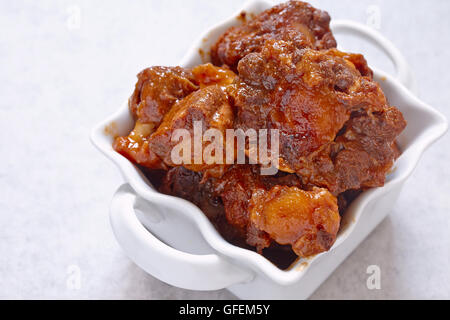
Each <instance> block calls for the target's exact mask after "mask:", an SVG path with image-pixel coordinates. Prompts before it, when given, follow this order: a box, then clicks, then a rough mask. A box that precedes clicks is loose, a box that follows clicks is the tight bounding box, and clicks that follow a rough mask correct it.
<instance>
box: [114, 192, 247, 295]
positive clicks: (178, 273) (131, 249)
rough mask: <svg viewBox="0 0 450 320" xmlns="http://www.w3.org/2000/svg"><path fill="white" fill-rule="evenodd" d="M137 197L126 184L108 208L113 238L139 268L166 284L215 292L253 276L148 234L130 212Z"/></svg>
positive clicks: (216, 258) (221, 260)
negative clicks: (181, 249) (187, 251)
mask: <svg viewBox="0 0 450 320" xmlns="http://www.w3.org/2000/svg"><path fill="white" fill-rule="evenodd" d="M136 199H137V195H136V194H135V193H134V191H133V190H132V188H131V187H130V186H129V185H128V184H124V185H122V186H121V187H120V188H119V189H118V190H117V192H116V193H115V195H114V197H113V199H112V202H111V207H110V214H111V215H110V219H111V225H112V229H113V232H114V235H115V236H116V238H117V241H118V242H119V244H120V245H121V246H122V248H123V249H124V251H125V253H126V254H127V255H128V256H129V258H130V259H131V260H133V262H135V263H136V264H137V265H138V266H139V267H141V268H142V269H143V270H145V271H146V272H148V273H149V274H151V275H153V276H154V277H156V278H158V279H159V280H161V281H163V282H166V283H168V284H170V285H173V286H176V287H180V288H184V289H190V290H218V289H223V288H226V287H229V286H231V285H233V284H237V283H242V282H247V281H250V280H252V279H253V274H251V273H250V272H249V271H247V270H244V269H242V268H239V267H237V266H235V265H234V264H232V263H230V262H229V261H228V260H227V259H226V258H224V257H223V256H220V255H218V254H205V255H196V254H190V253H186V252H182V251H179V250H176V249H174V248H172V247H170V246H168V245H166V244H165V243H163V242H162V241H160V240H159V239H158V238H156V237H155V236H154V235H153V234H151V233H150V232H149V231H148V230H147V229H146V228H145V227H144V226H143V225H142V223H141V222H140V221H139V220H138V218H137V216H136V212H135V210H134V204H135V202H136Z"/></svg>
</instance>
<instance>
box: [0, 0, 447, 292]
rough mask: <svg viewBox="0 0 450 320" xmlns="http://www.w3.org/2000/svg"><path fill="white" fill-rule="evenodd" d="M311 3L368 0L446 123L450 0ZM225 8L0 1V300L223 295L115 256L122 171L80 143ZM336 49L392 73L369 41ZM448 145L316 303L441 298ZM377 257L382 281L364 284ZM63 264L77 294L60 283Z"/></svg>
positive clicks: (344, 10) (362, 13) (346, 12)
mask: <svg viewBox="0 0 450 320" xmlns="http://www.w3.org/2000/svg"><path fill="white" fill-rule="evenodd" d="M312 2H313V3H314V4H315V5H316V6H317V7H320V8H323V9H326V10H328V11H329V12H330V14H331V15H332V16H333V17H334V18H348V19H354V20H356V21H360V22H366V21H367V20H368V15H370V14H371V12H374V11H373V10H374V9H373V8H374V7H373V6H372V5H375V6H377V8H379V9H380V12H381V15H380V17H381V20H380V27H381V31H382V32H383V33H384V34H385V35H386V36H387V37H388V38H390V39H391V40H392V41H393V42H394V43H396V45H397V46H398V47H399V48H400V50H401V51H402V52H403V53H404V54H405V56H406V57H407V59H408V60H409V62H410V64H411V66H412V67H413V69H414V72H415V74H416V76H417V78H418V79H419V86H420V96H421V98H422V99H423V100H424V101H426V102H427V103H429V104H431V105H432V106H435V108H437V109H439V110H440V111H441V112H442V113H444V114H445V115H446V116H447V117H449V118H450V109H449V102H450V88H449V86H450V75H449V72H450V59H449V58H450V37H449V36H448V32H449V31H450V30H449V29H450V20H449V19H448V16H449V15H450V1H446V0H432V1H420V0H383V1H382V0H378V1H377V0H371V1H349V0H346V1H344V0H341V1H332V0H322V1H319V0H314V1H312ZM224 3H225V2H224V1H209V0H202V1H193V0H192V1H181V0H180V1H159V0H158V1H157V0H155V1H149V0H142V1H127V2H126V1H99V0H98V1H79V0H71V1H43V0H39V1H1V2H0V30H1V32H0V70H1V71H0V96H1V99H0V127H1V131H2V138H1V142H0V154H1V157H0V164H1V165H0V298H32V299H36V298H88V299H92V298H95V299H97V298H107V299H109V298H120V299H122V298H123V299H133V298H137V299H157V298H162V299H181V298H187V299H190V298H199V299H203V298H219V299H221V298H233V296H232V295H231V294H230V293H228V292H227V291H224V290H223V291H217V292H193V291H187V290H181V289H178V288H173V287H170V286H168V285H166V284H163V283H161V282H160V281H158V280H156V279H154V278H153V277H151V276H149V275H147V274H145V273H144V272H143V271H141V270H140V269H139V268H137V267H136V266H135V265H134V264H133V263H132V262H130V261H129V260H128V259H127V258H126V257H125V256H124V254H123V252H122V251H121V249H120V248H119V246H118V245H117V243H116V241H115V239H114V237H113V235H112V232H111V228H110V226H109V220H108V205H109V201H110V199H111V196H112V194H113V192H114V191H115V189H116V188H117V187H118V186H119V185H120V183H121V181H122V180H121V177H120V175H119V173H118V171H117V170H116V168H115V167H114V166H113V164H111V163H110V162H109V161H107V160H106V159H105V158H104V157H103V156H102V155H100V154H99V153H98V152H97V151H96V150H95V149H94V148H93V147H92V146H91V145H90V142H89V140H88V135H89V131H90V128H91V127H92V126H93V125H94V124H95V123H96V122H98V121H99V120H101V119H103V118H104V117H105V116H106V115H108V114H110V113H111V112H112V111H114V110H115V109H116V108H117V107H118V106H119V105H120V103H121V102H122V101H123V100H124V99H125V98H127V96H128V95H129V94H130V92H131V90H132V88H133V85H134V82H135V74H136V73H137V72H138V71H140V70H141V69H143V68H144V67H146V66H150V65H158V64H159V65H173V64H176V63H177V62H178V61H179V60H180V58H181V57H182V56H183V53H184V52H185V50H186V49H187V48H188V46H189V45H190V43H191V42H192V41H193V40H194V39H195V38H196V37H197V36H198V35H199V33H201V31H202V30H204V29H205V28H207V27H208V26H210V25H212V24H214V23H215V22H217V21H218V20H221V19H224V18H226V17H228V16H229V15H230V14H232V13H233V12H234V11H235V10H237V9H238V8H239V7H240V6H241V3H242V1H239V0H233V1H226V5H225V4H224ZM375 8H376V7H375ZM78 10H79V13H80V20H79V21H80V24H79V25H77V17H76V14H77V12H78ZM375 10H377V9H375ZM369 20H370V19H369ZM78 27H79V28H78ZM343 40H345V39H343ZM342 43H343V42H342ZM345 46H346V47H347V48H350V49H353V50H358V51H363V52H364V53H366V55H367V57H368V60H369V62H370V64H372V65H374V66H378V67H381V68H383V69H387V70H388V71H392V68H391V67H390V65H389V63H387V61H386V60H385V58H383V56H382V55H381V54H379V53H378V51H375V50H374V49H373V48H372V47H371V46H364V45H363V46H361V45H360V44H358V43H357V42H354V41H352V40H350V39H347V40H346V41H345ZM449 143H450V137H449V136H448V135H447V136H445V137H444V138H443V139H442V140H441V141H440V142H439V143H438V144H436V145H435V146H433V147H432V148H431V149H430V150H429V151H428V152H427V153H426V155H425V156H424V157H423V159H422V161H421V163H420V165H419V166H418V168H417V170H416V172H415V174H414V176H412V177H411V179H410V180H409V183H408V184H407V185H406V187H405V188H404V191H403V193H402V195H401V197H400V200H399V202H398V203H397V204H396V205H395V209H394V210H393V212H392V214H391V215H390V216H389V218H387V219H386V220H384V221H383V223H382V224H381V225H380V226H379V227H378V228H377V229H376V230H375V231H374V232H373V233H372V234H371V235H370V236H369V237H368V239H366V240H365V241H364V242H363V243H362V245H361V246H360V247H359V248H358V249H357V250H356V251H355V252H354V253H353V254H352V255H351V256H350V257H349V258H348V259H347V260H346V261H345V262H344V263H343V264H342V265H341V266H340V267H339V268H338V269H337V270H336V272H335V273H334V274H333V275H332V276H331V277H330V278H329V279H328V280H327V281H326V282H325V283H324V284H323V285H322V286H321V287H320V288H319V289H318V290H317V291H316V293H315V294H314V295H313V296H312V298H313V299H323V298H326V299H336V298H343V299H353V298H363V299H368V298H373V299H382V298H388V299H394V298H406V299H409V298H427V299H433V298H447V299H448V298H450V273H449V270H450V249H449V248H450V223H449V221H450V198H449V195H450V194H449V190H450V170H449V169H448V168H449V167H448V160H449V156H450V149H449ZM374 264H375V265H379V266H380V268H381V286H382V287H381V290H368V289H367V287H366V279H367V276H368V275H367V274H366V268H367V266H369V265H374ZM73 265H75V266H77V267H76V268H79V271H80V272H81V286H80V288H79V289H77V288H74V287H73V286H71V285H70V283H69V285H68V283H67V280H68V279H69V278H68V275H69V274H70V272H71V269H70V266H73ZM77 270H78V269H77ZM68 272H69V273H68Z"/></svg>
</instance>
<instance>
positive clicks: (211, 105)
mask: <svg viewBox="0 0 450 320" xmlns="http://www.w3.org/2000/svg"><path fill="white" fill-rule="evenodd" d="M196 126H197V128H198V132H197V133H196V132H195V131H196V130H197V129H196ZM232 126H233V111H232V109H231V106H230V104H229V102H228V97H227V95H226V94H225V92H224V91H223V90H222V89H221V88H220V87H219V86H218V85H213V86H208V87H205V88H203V89H199V90H198V91H196V92H194V93H192V94H191V95H189V96H188V97H186V98H185V99H183V100H181V101H179V102H178V103H176V104H175V105H174V106H173V107H172V109H171V110H170V111H169V112H168V113H167V114H166V115H165V117H164V119H163V121H162V123H161V125H160V126H159V127H158V129H157V130H156V131H155V133H153V134H152V136H151V137H150V142H149V143H150V149H151V150H152V151H153V152H154V153H155V154H157V155H158V157H159V158H161V159H162V160H163V162H164V163H165V164H166V165H167V166H170V167H174V166H177V165H183V166H185V167H186V168H188V169H191V170H193V171H205V170H208V172H209V173H210V174H212V175H219V176H220V175H221V174H220V173H221V172H222V170H223V165H221V164H224V163H225V161H224V157H225V151H223V150H224V148H225V142H224V141H223V137H225V131H226V129H228V128H232ZM177 129H184V130H185V133H187V134H188V135H187V136H185V135H180V136H178V135H177V133H176V130H177ZM208 129H215V130H216V133H218V134H217V135H215V137H214V138H211V140H212V141H205V140H203V139H202V140H201V141H200V144H199V145H198V146H199V147H200V148H196V147H195V146H196V144H195V143H196V141H195V136H196V135H197V136H199V137H200V138H201V137H202V136H203V134H204V133H205V131H206V130H208ZM181 133H182V132H181ZM216 139H217V140H216ZM180 140H181V141H180ZM219 140H222V141H219ZM185 143H187V144H185ZM215 143H217V146H218V147H219V148H220V150H221V151H222V152H221V154H215V149H216V148H212V147H213V146H214V145H212V144H215ZM177 145H179V146H180V147H183V146H184V148H182V149H181V150H179V149H177V148H176V146H177ZM208 147H211V152H208V150H209V148H208ZM174 154H175V156H176V158H177V159H179V160H180V161H179V162H178V163H175V162H174V160H175V159H174Z"/></svg>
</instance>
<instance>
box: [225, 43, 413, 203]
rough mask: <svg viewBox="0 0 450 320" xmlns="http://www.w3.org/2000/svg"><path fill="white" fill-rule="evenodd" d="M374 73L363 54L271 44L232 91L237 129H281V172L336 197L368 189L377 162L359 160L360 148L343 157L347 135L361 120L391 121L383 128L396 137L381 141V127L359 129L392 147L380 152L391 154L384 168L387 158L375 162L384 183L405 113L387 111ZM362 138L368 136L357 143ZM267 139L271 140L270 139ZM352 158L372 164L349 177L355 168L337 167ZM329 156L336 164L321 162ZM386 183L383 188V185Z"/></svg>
mask: <svg viewBox="0 0 450 320" xmlns="http://www.w3.org/2000/svg"><path fill="white" fill-rule="evenodd" d="M354 61H355V63H356V62H357V65H355V64H354V63H353V62H354ZM360 70H361V71H360ZM367 70H370V69H368V67H366V64H365V62H364V59H363V57H362V56H360V55H356V54H347V53H342V52H340V51H338V50H336V49H330V50H322V51H317V50H312V49H298V48H296V47H295V46H293V45H292V44H291V43H290V42H286V41H272V40H269V41H267V42H266V44H265V46H264V48H263V49H262V51H261V52H260V53H251V54H249V55H247V56H246V57H245V58H243V59H242V60H241V61H240V62H239V65H238V72H239V79H240V80H239V82H237V83H235V84H234V86H233V88H232V89H230V90H229V92H230V95H231V96H232V97H233V101H234V105H235V108H236V109H237V111H236V113H237V116H236V120H235V126H236V128H240V129H243V130H248V129H251V128H253V129H265V128H270V129H277V130H279V154H280V167H279V169H280V170H283V171H286V172H291V173H293V172H295V173H297V174H298V175H299V176H300V177H301V178H302V181H303V183H304V184H305V185H316V186H321V187H327V188H329V190H330V191H332V192H333V194H335V195H338V194H339V193H341V192H344V191H346V190H347V189H354V188H356V189H359V188H361V187H365V186H366V184H365V183H364V182H365V180H366V179H365V178H364V177H363V176H362V174H367V166H368V165H369V161H368V160H369V158H368V157H363V158H361V157H359V152H360V151H361V152H363V151H364V148H359V149H358V150H357V148H356V147H353V148H352V149H351V150H350V148H347V149H346V152H344V153H342V155H340V156H338V152H340V151H342V150H343V144H344V143H343V142H342V140H343V139H344V138H342V137H341V136H342V134H343V133H344V132H346V130H350V128H353V126H354V125H355V121H358V120H355V119H353V118H355V117H357V115H361V117H363V118H364V117H366V118H367V117H369V115H371V116H372V115H374V114H377V115H378V118H379V117H380V116H381V117H382V118H383V120H382V121H381V122H382V123H383V125H385V126H388V127H389V126H393V128H390V130H389V131H388V132H389V133H390V134H383V135H377V134H373V136H372V133H373V132H374V131H376V129H375V127H376V126H377V125H376V124H375V123H372V127H374V128H373V129H371V130H368V128H367V129H364V128H361V127H359V129H360V132H361V133H362V134H366V135H371V137H372V140H371V141H375V140H374V139H376V141H377V144H379V145H383V146H385V147H384V148H383V149H379V152H381V153H383V155H384V156H383V157H384V158H383V163H380V156H375V157H376V158H377V161H378V162H377V165H374V166H372V168H373V169H374V170H375V171H376V170H378V171H379V172H378V173H377V174H376V176H385V175H386V173H387V172H388V170H389V169H390V167H391V165H392V163H393V160H394V152H393V151H392V146H393V142H394V140H395V139H396V137H397V136H398V134H399V133H400V132H401V131H402V130H403V128H404V126H405V121H404V120H403V117H402V116H401V113H400V112H397V113H395V115H394V112H395V111H394V109H395V108H392V107H390V106H389V105H388V104H387V101H386V98H385V96H384V94H383V92H382V91H381V89H380V87H379V85H378V84H377V83H375V82H374V81H373V80H372V79H371V73H370V72H368V71H367ZM362 72H363V73H366V74H367V75H366V76H364V75H362ZM395 110H397V109H395ZM388 114H389V115H391V117H392V119H391V121H390V122H389V121H386V120H387V118H386V116H385V115H388ZM359 118H360V117H357V119H359ZM372 119H374V118H373V117H372ZM369 122H370V121H369ZM380 124H381V123H380ZM384 129H387V128H384ZM351 132H353V131H351ZM348 135H350V131H349V132H348ZM358 138H362V136H360V135H359V136H358V137H357V138H355V139H356V140H358ZM267 139H268V140H269V141H270V137H267ZM365 139H366V140H367V139H370V138H367V136H365ZM353 144H354V143H353ZM366 144H367V141H366ZM349 152H350V153H352V155H353V156H352V158H353V159H354V160H358V161H361V162H362V163H363V164H364V165H357V164H355V165H354V166H353V167H352V169H351V170H350V171H351V172H353V176H349V175H348V174H347V173H346V171H347V169H346V168H348V166H349V163H346V164H345V165H344V166H342V167H341V166H340V165H336V163H334V161H336V160H337V161H339V159H340V157H343V156H344V154H346V153H349ZM373 152H377V151H376V150H374V151H373ZM324 153H326V154H328V156H329V157H328V160H329V163H325V162H324V161H322V162H320V163H318V159H319V158H320V157H321V156H323V154H324ZM318 155H321V156H319V158H318ZM375 168H376V169H375ZM328 170H329V171H332V172H333V174H329V175H327V176H326V177H323V176H322V173H324V172H328ZM370 174H375V172H371V173H370ZM357 176H361V177H360V178H362V179H359V180H358V178H357ZM355 178H356V181H355V180H354V179H355ZM348 179H353V180H352V181H351V182H350V181H346V180H348ZM342 180H345V181H342ZM373 181H374V180H373ZM380 181H381V180H378V182H379V183H378V184H377V186H378V185H382V183H381V184H380ZM382 182H383V183H384V180H382Z"/></svg>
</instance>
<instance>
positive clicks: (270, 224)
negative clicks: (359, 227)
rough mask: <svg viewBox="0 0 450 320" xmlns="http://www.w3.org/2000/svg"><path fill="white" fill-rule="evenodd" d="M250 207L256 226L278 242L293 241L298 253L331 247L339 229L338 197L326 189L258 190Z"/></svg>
mask: <svg viewBox="0 0 450 320" xmlns="http://www.w3.org/2000/svg"><path fill="white" fill-rule="evenodd" d="M249 211H250V220H251V222H252V223H253V224H254V225H255V226H256V228H258V229H259V230H262V231H265V232H266V233H268V234H269V235H270V237H271V238H272V239H274V240H275V241H276V242H278V243H279V244H282V245H284V244H289V245H292V249H293V250H294V252H295V253H296V254H297V255H298V256H299V257H310V256H312V255H315V254H317V253H320V252H324V251H327V250H329V249H330V248H331V246H332V245H333V243H334V241H335V240H336V235H337V232H338V230H339V223H340V216H339V211H338V206H337V199H336V198H335V197H334V196H333V195H332V194H331V193H330V192H329V191H328V190H326V189H319V188H314V189H313V190H312V191H304V190H301V189H299V188H297V187H287V186H275V187H273V188H272V189H270V190H269V191H266V190H264V189H259V190H255V191H254V192H253V195H252V198H251V200H250V204H249Z"/></svg>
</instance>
